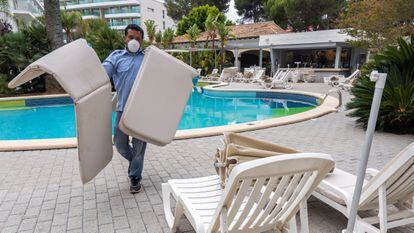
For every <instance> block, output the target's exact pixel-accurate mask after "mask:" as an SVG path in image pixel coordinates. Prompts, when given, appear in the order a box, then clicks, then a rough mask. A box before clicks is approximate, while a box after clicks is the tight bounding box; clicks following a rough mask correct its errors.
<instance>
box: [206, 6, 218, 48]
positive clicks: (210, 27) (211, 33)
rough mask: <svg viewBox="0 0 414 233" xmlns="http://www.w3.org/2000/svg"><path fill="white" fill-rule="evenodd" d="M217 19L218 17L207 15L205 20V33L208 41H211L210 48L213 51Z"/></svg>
mask: <svg viewBox="0 0 414 233" xmlns="http://www.w3.org/2000/svg"><path fill="white" fill-rule="evenodd" d="M218 17H219V15H218V14H217V15H214V14H209V15H208V16H207V19H206V21H205V23H204V24H205V28H206V32H208V39H207V40H208V41H209V40H211V48H212V49H213V50H214V48H215V46H214V42H215V39H216V36H217V30H218V28H217V27H218V24H219V22H218Z"/></svg>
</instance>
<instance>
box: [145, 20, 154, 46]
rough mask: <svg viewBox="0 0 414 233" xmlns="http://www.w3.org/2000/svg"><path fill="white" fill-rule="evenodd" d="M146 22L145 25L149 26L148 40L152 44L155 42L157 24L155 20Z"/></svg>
mask: <svg viewBox="0 0 414 233" xmlns="http://www.w3.org/2000/svg"><path fill="white" fill-rule="evenodd" d="M144 24H145V27H146V28H147V34H148V40H149V41H150V43H151V44H152V43H153V42H154V38H155V34H156V33H155V32H156V28H157V25H155V21H154V20H147V21H145V22H144Z"/></svg>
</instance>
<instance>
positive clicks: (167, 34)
mask: <svg viewBox="0 0 414 233" xmlns="http://www.w3.org/2000/svg"><path fill="white" fill-rule="evenodd" d="M173 40H174V30H173V29H172V28H167V29H166V30H165V31H164V34H163V35H162V43H163V44H164V48H169V47H170V46H171V44H172V42H173Z"/></svg>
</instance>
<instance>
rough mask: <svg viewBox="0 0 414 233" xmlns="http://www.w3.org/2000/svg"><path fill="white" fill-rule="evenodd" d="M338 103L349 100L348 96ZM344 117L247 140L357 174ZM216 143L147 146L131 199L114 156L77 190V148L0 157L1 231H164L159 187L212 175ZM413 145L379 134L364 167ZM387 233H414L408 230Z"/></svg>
mask: <svg viewBox="0 0 414 233" xmlns="http://www.w3.org/2000/svg"><path fill="white" fill-rule="evenodd" d="M242 86H243V87H244V88H250V87H251V86H248V85H242ZM233 87H234V85H233ZM255 88H257V86H255ZM294 88H295V89H299V90H306V91H311V92H312V91H313V92H319V93H325V92H326V91H327V90H328V89H329V87H328V86H325V85H323V84H300V85H296V86H295V87H294ZM344 99H345V101H347V100H348V99H349V95H348V94H347V93H344ZM345 115H346V112H344V111H340V112H339V113H331V114H329V115H326V116H323V117H320V118H317V119H314V120H309V121H306V122H301V123H297V124H293V125H288V126H281V127H276V128H269V129H264V130H257V131H253V132H248V133H246V134H247V135H253V136H255V137H258V138H261V139H266V140H270V141H273V142H276V143H279V144H282V145H286V146H289V147H294V148H297V149H298V150H302V151H313V152H323V153H328V154H331V155H332V156H333V157H334V158H335V160H336V162H337V163H336V166H337V167H339V168H341V169H344V170H347V171H350V172H352V173H355V171H356V167H357V162H358V158H359V155H360V148H361V144H362V141H363V138H364V132H365V131H364V130H362V129H360V128H359V127H357V126H355V123H354V120H353V119H351V118H349V117H346V116H345ZM219 139H220V137H208V138H198V139H189V140H180V141H175V142H173V143H171V144H170V145H168V146H166V147H157V146H153V145H150V146H149V147H148V150H147V154H146V158H145V159H146V160H145V168H144V177H143V185H144V191H143V192H141V193H139V194H136V195H131V194H130V193H129V186H128V179H127V176H126V170H127V162H126V160H124V159H123V158H122V157H121V156H120V155H119V154H117V153H116V155H115V156H114V159H113V161H112V162H111V163H110V164H109V165H108V166H107V168H105V170H104V171H103V172H102V173H101V174H100V175H99V176H98V177H96V178H95V179H94V180H93V181H91V182H90V183H88V184H86V185H82V183H81V182H80V178H79V170H78V162H77V152H76V150H75V149H65V150H43V151H24V152H0V231H1V232H17V231H19V232H66V231H67V232H168V229H167V227H166V222H165V220H164V215H163V208H162V199H161V183H162V182H166V181H167V180H168V179H170V178H187V177H198V176H204V175H211V174H214V169H213V167H212V158H213V155H214V152H215V148H216V147H217V146H218V145H219V143H220V142H219ZM413 141H414V136H413V135H394V134H388V133H382V132H377V133H376V134H375V138H374V142H373V149H372V153H371V157H370V161H369V165H370V166H371V167H375V168H381V167H382V166H383V165H384V164H385V163H386V162H387V161H388V160H390V159H391V158H392V156H393V155H395V154H396V153H397V152H398V151H400V150H401V149H402V148H404V147H405V146H407V145H408V144H409V143H411V142H413ZM309 214H310V230H311V232H315V233H316V232H318V233H319V232H326V233H331V232H340V230H341V229H343V228H344V227H345V225H346V219H345V218H344V217H343V216H342V215H341V214H339V213H338V212H336V211H335V210H333V209H331V208H330V207H328V206H326V205H324V204H322V203H320V202H319V201H316V200H315V199H311V200H310V202H309ZM179 231H181V232H193V230H192V227H191V226H190V224H189V223H188V222H187V221H186V220H182V224H181V225H180V228H179ZM390 232H414V226H411V227H405V228H396V229H394V230H392V231H390Z"/></svg>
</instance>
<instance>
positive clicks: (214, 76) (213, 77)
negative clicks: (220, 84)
mask: <svg viewBox="0 0 414 233" xmlns="http://www.w3.org/2000/svg"><path fill="white" fill-rule="evenodd" d="M219 78H220V75H219V73H218V69H216V68H214V69H213V70H212V71H211V74H208V75H206V76H205V77H202V79H203V80H205V81H218V79H219Z"/></svg>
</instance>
